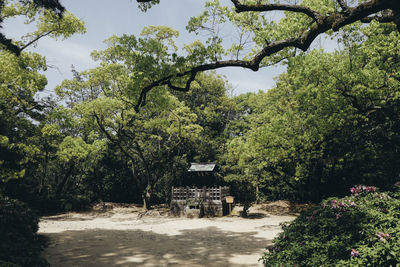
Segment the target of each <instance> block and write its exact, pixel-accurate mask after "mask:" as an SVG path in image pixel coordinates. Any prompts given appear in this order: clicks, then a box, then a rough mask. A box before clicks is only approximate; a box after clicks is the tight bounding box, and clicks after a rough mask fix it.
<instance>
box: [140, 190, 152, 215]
mask: <svg viewBox="0 0 400 267" xmlns="http://www.w3.org/2000/svg"><path fill="white" fill-rule="evenodd" d="M151 197H152V190H151V187H150V185H147V186H146V190H145V191H144V192H143V195H142V198H143V210H145V211H147V210H150V209H151Z"/></svg>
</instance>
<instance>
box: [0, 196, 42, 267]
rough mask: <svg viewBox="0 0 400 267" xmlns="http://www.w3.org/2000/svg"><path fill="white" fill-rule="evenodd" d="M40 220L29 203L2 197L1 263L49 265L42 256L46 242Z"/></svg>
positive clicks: (0, 219)
mask: <svg viewBox="0 0 400 267" xmlns="http://www.w3.org/2000/svg"><path fill="white" fill-rule="evenodd" d="M38 222H39V217H38V215H37V214H36V213H35V212H33V211H32V210H31V209H29V208H28V206H27V205H26V204H24V203H22V202H19V201H17V200H11V199H8V198H3V197H1V196H0V266H49V264H48V263H47V261H46V260H44V259H43V258H40V251H41V250H42V248H43V246H44V244H45V242H44V239H43V238H41V237H40V236H38V235H37V234H36V232H37V230H38Z"/></svg>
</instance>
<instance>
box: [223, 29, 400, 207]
mask: <svg viewBox="0 0 400 267" xmlns="http://www.w3.org/2000/svg"><path fill="white" fill-rule="evenodd" d="M393 27H394V26H393V25H382V24H379V23H377V22H372V23H371V24H370V25H369V26H368V27H362V28H361V29H360V28H348V29H347V30H346V31H344V32H343V36H342V41H341V42H342V43H343V44H344V46H345V50H344V51H341V52H335V53H323V52H322V51H313V52H311V53H309V54H303V55H299V56H297V57H295V58H292V59H290V60H289V64H288V72H287V73H286V74H283V75H281V76H280V77H279V80H278V83H277V86H276V88H274V89H271V90H269V91H268V92H267V93H265V94H259V95H258V96H257V98H256V99H257V100H258V101H259V102H258V106H259V108H258V110H259V111H260V112H253V113H252V114H251V115H249V116H248V117H249V119H248V121H249V122H250V125H251V126H250V129H249V130H248V131H247V133H245V134H244V135H243V136H240V137H238V138H236V139H234V140H233V141H232V142H231V144H230V145H229V146H228V147H229V149H228V151H229V153H230V154H229V156H228V157H227V158H228V159H229V160H230V161H231V163H230V164H228V167H230V171H231V173H233V174H239V175H247V176H248V177H249V178H248V180H250V181H255V179H254V178H255V177H258V182H259V184H260V185H261V191H263V192H264V194H266V195H268V196H269V197H271V198H291V197H292V198H295V200H303V201H304V200H313V201H319V200H321V198H323V197H327V196H332V195H343V194H345V192H346V190H347V188H348V187H349V186H351V185H353V184H358V183H364V184H375V185H378V186H380V187H382V188H385V187H386V186H389V185H392V184H393V183H394V182H395V181H396V180H397V179H398V176H399V174H400V170H399V168H398V165H399V163H398V162H397V161H398V158H399V157H398V151H399V139H398V138H399V133H400V131H399V128H398V127H399V125H398V123H397V122H398V121H399V119H398V112H397V110H398V108H399V102H398V94H399V88H400V87H399V85H400V84H399V82H400V81H399V75H398V72H399V67H400V65H399V63H400V61H399V58H398V53H399V52H398V48H397V46H398V44H399V40H400V39H399V38H400V37H399V33H398V32H396V31H393ZM360 31H361V32H362V33H363V34H361V35H360ZM376 51H379V53H377V52H376ZM236 155H240V156H236ZM228 163H229V161H228ZM256 171H259V172H258V173H256V174H255V175H254V173H255V172H256ZM252 175H253V176H252ZM260 182H261V183H260Z"/></svg>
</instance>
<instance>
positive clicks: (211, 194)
mask: <svg viewBox="0 0 400 267" xmlns="http://www.w3.org/2000/svg"><path fill="white" fill-rule="evenodd" d="M171 193H172V196H171V200H172V201H174V200H175V201H176V200H188V199H193V200H196V199H197V200H203V201H208V200H222V199H224V198H225V197H226V196H228V195H229V186H220V187H211V188H207V187H203V188H197V187H172V190H171Z"/></svg>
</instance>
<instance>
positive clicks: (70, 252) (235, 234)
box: [39, 202, 294, 267]
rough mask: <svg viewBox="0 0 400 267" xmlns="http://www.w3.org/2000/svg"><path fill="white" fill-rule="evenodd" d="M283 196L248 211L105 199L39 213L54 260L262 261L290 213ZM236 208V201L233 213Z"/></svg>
mask: <svg viewBox="0 0 400 267" xmlns="http://www.w3.org/2000/svg"><path fill="white" fill-rule="evenodd" d="M293 211H294V210H293V207H292V206H291V205H289V204H288V203H286V202H270V203H266V204H262V205H257V206H254V207H252V208H251V209H250V216H249V218H248V219H244V218H241V217H238V216H229V217H222V218H201V219H188V218H178V217H171V216H169V215H168V210H167V209H166V208H162V207H160V208H157V209H155V210H152V211H150V212H147V213H143V212H141V209H140V207H138V206H135V205H123V204H122V205H121V204H112V203H104V204H99V205H96V206H95V207H94V208H93V210H92V211H90V212H82V213H64V214H59V215H55V216H46V217H42V218H41V221H40V223H39V227H40V229H39V234H43V235H45V236H47V237H48V238H49V246H48V248H46V249H45V251H44V252H43V256H44V257H45V258H46V259H47V260H48V261H49V262H50V263H51V264H52V265H53V266H61V267H62V266H262V264H261V263H260V262H258V259H259V258H260V257H261V256H262V255H263V253H264V252H265V247H267V246H268V245H270V244H271V241H272V239H273V238H274V237H275V236H276V235H277V234H278V233H279V232H280V231H281V228H280V226H279V224H280V223H281V222H284V221H290V220H292V219H294V216H293V214H292V212H293ZM237 212H238V207H237V208H235V209H234V211H233V214H235V213H237Z"/></svg>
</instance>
